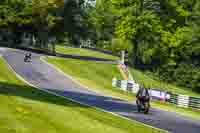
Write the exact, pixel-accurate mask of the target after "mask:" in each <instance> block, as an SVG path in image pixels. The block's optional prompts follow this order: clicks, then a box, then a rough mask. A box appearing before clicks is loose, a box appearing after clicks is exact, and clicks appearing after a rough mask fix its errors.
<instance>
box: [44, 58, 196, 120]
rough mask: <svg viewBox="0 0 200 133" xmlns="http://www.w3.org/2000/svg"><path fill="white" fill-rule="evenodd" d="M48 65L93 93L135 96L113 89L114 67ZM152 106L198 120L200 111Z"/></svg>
mask: <svg viewBox="0 0 200 133" xmlns="http://www.w3.org/2000/svg"><path fill="white" fill-rule="evenodd" d="M45 60H47V61H48V62H49V63H52V64H53V65H55V66H56V67H58V68H60V69H61V70H62V71H63V72H65V73H67V74H69V75H71V76H72V77H73V78H75V79H76V80H78V81H79V82H81V83H82V84H84V85H86V86H88V87H89V89H92V90H93V91H99V92H101V93H104V94H105V95H111V96H114V97H119V98H121V99H124V100H128V101H133V99H134V98H135V96H134V95H133V94H130V93H127V92H123V91H120V90H119V89H118V88H113V87H112V85H111V83H112V78H113V77H117V78H118V79H120V78H121V75H119V70H118V69H117V66H116V65H110V64H104V63H96V62H92V61H83V60H74V59H63V58H52V57H48V58H46V59H45ZM152 106H153V107H155V108H159V109H162V110H167V111H172V112H177V113H180V114H182V115H184V116H189V117H193V118H199V115H200V111H196V110H192V109H183V108H180V107H176V106H175V105H173V104H169V103H163V102H159V101H154V102H153V103H152Z"/></svg>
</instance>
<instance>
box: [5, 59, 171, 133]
mask: <svg viewBox="0 0 200 133" xmlns="http://www.w3.org/2000/svg"><path fill="white" fill-rule="evenodd" d="M3 59H4V58H3ZM4 60H5V59H4ZM42 61H44V62H45V63H47V65H51V64H49V63H48V62H46V61H45V60H43V59H42ZM5 62H6V64H7V65H8V67H9V68H10V69H11V70H12V71H13V72H14V74H15V75H16V76H17V77H18V78H19V79H20V80H22V81H23V82H25V83H26V84H28V85H30V86H32V87H34V88H36V89H38V90H41V91H44V92H47V93H49V94H52V95H55V96H58V97H61V98H64V99H67V100H70V101H72V102H75V103H79V104H81V105H84V106H88V107H90V108H93V109H96V110H99V111H102V112H105V113H110V114H112V115H114V116H118V117H120V118H123V119H126V120H128V121H131V122H137V123H138V124H141V125H144V126H147V127H150V128H152V129H156V130H159V131H161V132H166V133H169V132H168V131H166V130H163V129H159V128H156V127H153V126H150V125H147V124H144V123H142V122H139V121H136V120H132V119H129V118H127V117H124V116H121V115H119V114H116V113H113V112H109V111H106V110H103V109H101V108H97V107H94V106H91V105H89V104H86V103H82V102H79V101H77V100H73V99H71V98H67V97H64V96H62V95H58V94H56V93H53V92H51V91H48V90H44V89H41V88H39V87H37V86H35V85H33V84H31V83H29V82H28V81H26V80H25V79H24V78H23V77H21V76H20V75H19V74H18V73H17V72H15V70H14V69H13V68H12V67H11V66H10V64H8V62H7V61H6V60H5ZM51 66H52V67H53V68H55V69H56V70H58V72H60V73H62V74H64V75H65V76H67V77H69V78H70V79H72V80H73V81H74V82H75V83H77V81H76V80H74V79H73V78H72V77H71V76H69V75H67V74H66V73H64V72H63V71H61V70H60V69H59V68H57V67H55V66H53V65H51ZM78 84H79V85H81V84H80V83H78ZM86 88H88V87H86Z"/></svg>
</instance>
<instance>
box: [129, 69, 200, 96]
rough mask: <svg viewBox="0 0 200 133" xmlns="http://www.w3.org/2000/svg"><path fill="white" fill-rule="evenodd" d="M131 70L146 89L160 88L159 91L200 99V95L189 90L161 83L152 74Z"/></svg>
mask: <svg viewBox="0 0 200 133" xmlns="http://www.w3.org/2000/svg"><path fill="white" fill-rule="evenodd" d="M129 70H130V72H131V73H132V76H133V77H134V79H135V80H136V81H137V82H138V83H140V84H143V85H144V86H146V87H150V88H158V89H162V90H165V91H170V92H174V93H178V94H183V95H189V96H196V97H200V94H199V93H196V92H193V91H192V90H190V89H189V88H183V87H177V86H175V85H172V84H169V83H165V82H163V81H160V80H159V79H158V78H156V77H155V76H153V75H152V74H151V73H145V72H142V71H139V70H136V69H133V68H129Z"/></svg>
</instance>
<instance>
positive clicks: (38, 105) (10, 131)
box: [0, 58, 160, 133]
mask: <svg viewBox="0 0 200 133" xmlns="http://www.w3.org/2000/svg"><path fill="white" fill-rule="evenodd" d="M0 69H1V74H0V101H1V104H0V132H1V133H14V132H15V133H47V132H48V133H94V132H95V133H116V132H117V133H134V132H135V133H139V132H149V133H150V132H155V133H157V132H160V131H158V130H155V129H152V128H150V127H146V126H144V125H142V124H140V123H138V122H136V121H132V122H131V121H129V120H126V119H122V118H120V117H117V116H114V115H112V114H109V113H105V112H102V111H99V110H96V109H94V108H90V107H88V106H83V105H80V104H78V103H74V102H71V101H69V100H66V99H63V98H61V97H56V96H54V95H51V94H48V93H45V92H43V91H39V90H37V89H35V88H32V87H30V86H27V85H26V84H24V83H23V82H21V81H20V80H19V79H17V77H16V76H15V75H14V74H13V73H12V71H11V70H10V69H8V66H7V65H6V64H5V61H4V60H2V58H0Z"/></svg>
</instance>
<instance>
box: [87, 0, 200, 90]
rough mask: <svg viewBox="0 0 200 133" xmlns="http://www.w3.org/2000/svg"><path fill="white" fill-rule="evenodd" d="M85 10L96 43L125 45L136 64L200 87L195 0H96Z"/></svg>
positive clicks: (199, 20) (198, 4)
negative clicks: (92, 5) (93, 4)
mask: <svg viewBox="0 0 200 133" xmlns="http://www.w3.org/2000/svg"><path fill="white" fill-rule="evenodd" d="M88 14H89V16H90V18H89V19H90V21H89V22H90V23H91V25H92V29H93V32H94V34H95V35H96V38H95V39H97V41H96V42H97V44H98V42H101V44H104V43H102V42H105V41H106V42H107V43H106V44H107V45H108V46H110V48H111V49H114V50H117V49H118V50H117V51H119V50H120V49H127V50H128V51H129V53H130V62H131V63H132V64H133V65H134V66H135V67H137V68H140V69H144V70H149V71H152V72H153V73H154V74H156V75H157V76H159V77H160V78H161V79H163V80H165V81H168V82H175V83H177V84H178V85H182V86H185V87H188V88H191V89H193V90H196V91H200V27H199V24H200V1H198V0H97V1H96V5H95V6H94V7H92V8H90V10H89V12H88ZM130 45H131V46H130Z"/></svg>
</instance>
